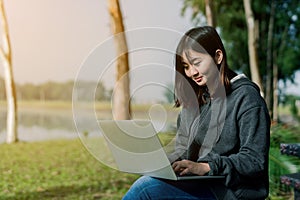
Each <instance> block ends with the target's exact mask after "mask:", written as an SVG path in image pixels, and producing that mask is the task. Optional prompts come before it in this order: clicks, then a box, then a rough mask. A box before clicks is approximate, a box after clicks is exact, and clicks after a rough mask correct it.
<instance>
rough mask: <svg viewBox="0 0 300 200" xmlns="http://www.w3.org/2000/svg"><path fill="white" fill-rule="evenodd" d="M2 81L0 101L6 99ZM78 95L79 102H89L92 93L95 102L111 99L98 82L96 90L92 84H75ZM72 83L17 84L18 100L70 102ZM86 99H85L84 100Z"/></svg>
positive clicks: (0, 82) (106, 90)
mask: <svg viewBox="0 0 300 200" xmlns="http://www.w3.org/2000/svg"><path fill="white" fill-rule="evenodd" d="M3 83H4V80H3V78H1V77H0V100H4V99H5V98H6V95H5V89H4V87H3ZM77 85H79V86H78V90H77V92H78V95H80V99H81V100H83V101H84V100H89V99H90V98H88V95H89V94H90V93H91V92H92V93H93V94H92V95H93V96H94V99H95V100H96V101H106V100H110V98H111V93H112V91H111V90H108V89H106V88H105V86H104V84H103V83H101V82H99V83H98V84H97V88H96V89H95V88H94V86H95V85H96V84H95V83H94V82H86V81H81V82H79V83H77ZM73 86H74V81H66V82H54V81H49V82H45V83H41V84H33V83H25V84H17V85H16V87H17V96H18V99H19V100H41V101H53V100H60V101H71V100H72V92H73ZM85 97H86V99H85Z"/></svg>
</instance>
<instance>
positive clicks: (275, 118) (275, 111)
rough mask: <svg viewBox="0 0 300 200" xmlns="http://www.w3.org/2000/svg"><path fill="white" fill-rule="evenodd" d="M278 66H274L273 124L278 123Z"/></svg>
mask: <svg viewBox="0 0 300 200" xmlns="http://www.w3.org/2000/svg"><path fill="white" fill-rule="evenodd" d="M278 96H279V90H278V65H277V64H276V63H274V64H273V122H274V123H277V122H278V102H279V101H278Z"/></svg>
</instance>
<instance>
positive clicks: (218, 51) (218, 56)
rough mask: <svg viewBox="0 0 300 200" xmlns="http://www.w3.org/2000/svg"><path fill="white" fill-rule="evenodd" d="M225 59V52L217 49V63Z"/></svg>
mask: <svg viewBox="0 0 300 200" xmlns="http://www.w3.org/2000/svg"><path fill="white" fill-rule="evenodd" d="M222 60H223V52H222V51H221V50H220V49H217V50H216V53H215V62H216V63H217V65H219V64H221V62H222Z"/></svg>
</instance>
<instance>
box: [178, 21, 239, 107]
mask: <svg viewBox="0 0 300 200" xmlns="http://www.w3.org/2000/svg"><path fill="white" fill-rule="evenodd" d="M218 49H219V50H221V51H222V53H223V60H222V62H221V63H220V64H217V67H218V70H219V72H220V76H219V77H220V80H219V82H220V83H221V86H222V87H223V88H225V92H226V94H227V93H228V92H229V91H230V79H231V78H233V77H234V76H235V75H236V73H235V72H233V71H232V70H230V69H229V68H228V64H227V55H226V51H225V48H224V45H223V43H222V40H221V38H220V36H219V34H218V32H217V31H216V30H215V29H214V28H213V27H210V26H202V27H196V28H192V29H190V30H189V31H187V32H186V33H185V34H184V36H183V37H182V38H181V40H180V42H179V44H178V46H177V49H176V56H175V69H176V75H175V89H174V90H175V91H174V94H175V97H174V100H175V106H176V107H179V106H180V105H183V106H188V105H194V104H195V103H197V104H198V105H203V104H205V103H206V98H205V94H208V88H207V86H199V85H197V84H196V83H195V82H194V81H193V80H192V79H191V78H189V77H187V75H186V74H185V71H184V67H183V65H182V55H183V53H184V52H185V51H188V50H193V51H196V52H200V53H205V54H207V53H208V54H209V55H210V56H211V57H212V58H215V56H216V55H215V54H216V51H217V50H218ZM214 60H215V59H214Z"/></svg>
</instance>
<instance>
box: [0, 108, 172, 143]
mask: <svg viewBox="0 0 300 200" xmlns="http://www.w3.org/2000/svg"><path fill="white" fill-rule="evenodd" d="M177 114H178V113H177V112H176V111H174V112H173V111H172V112H168V113H166V112H162V111H161V110H160V109H159V108H155V107H154V108H152V109H151V110H149V111H145V112H143V111H137V112H133V118H134V119H150V118H151V119H152V122H153V123H154V126H155V128H156V130H160V131H169V130H171V129H172V128H173V127H174V125H175V122H176V117H177ZM18 115H19V123H18V138H19V140H20V141H26V142H32V141H42V140H54V139H73V138H78V137H79V134H78V132H77V129H76V126H75V121H76V125H77V128H78V130H79V131H80V132H81V134H82V133H84V134H85V136H90V137H92V136H99V127H98V125H97V124H95V123H94V122H95V120H96V118H97V119H111V118H112V114H111V112H110V111H99V112H97V113H96V116H95V114H94V113H92V114H91V113H89V112H84V111H82V112H80V115H79V116H78V115H77V116H76V120H75V121H74V118H73V112H72V110H66V109H64V110H60V109H53V110H51V109H34V108H33V109H32V108H31V109H29V108H27V109H24V108H23V109H22V108H21V109H19V112H18ZM82 124H83V125H84V126H82ZM5 140H6V111H5V110H4V109H3V108H2V109H0V143H4V142H5Z"/></svg>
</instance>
